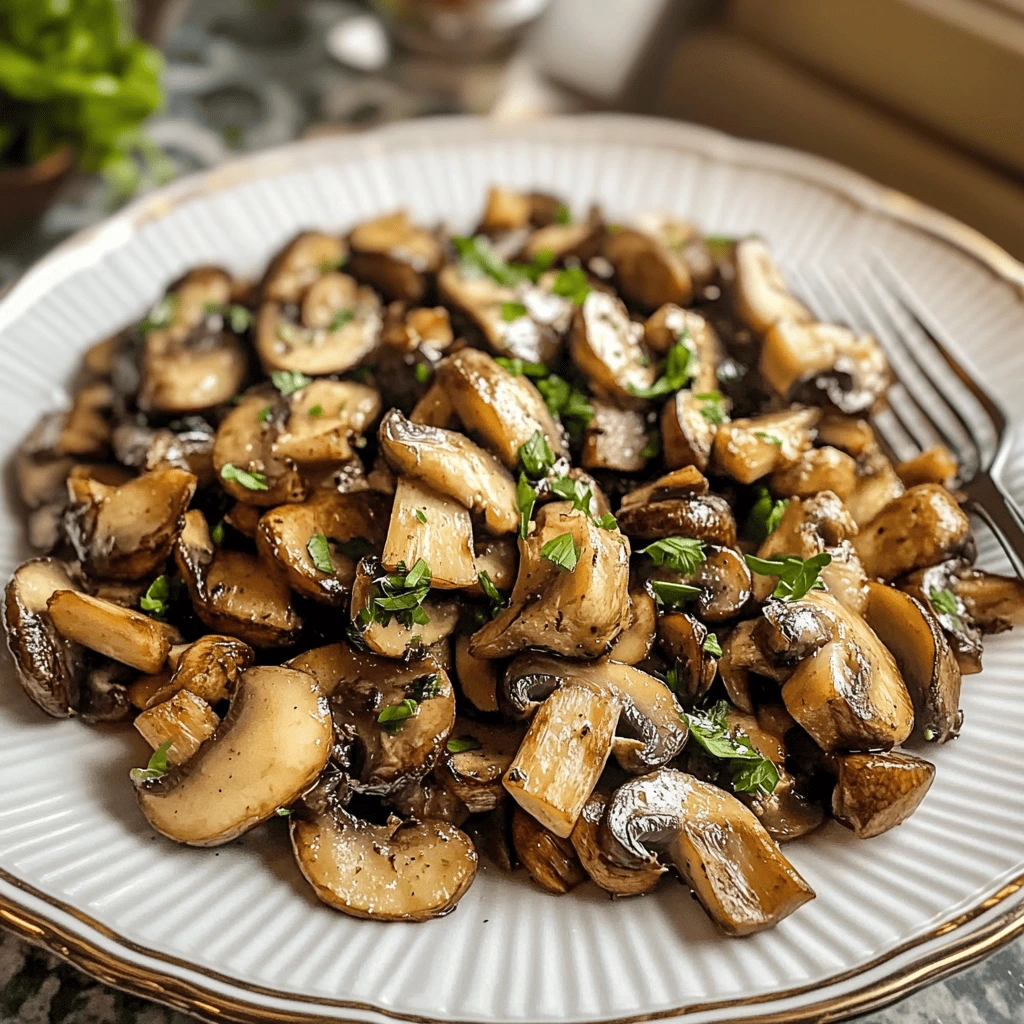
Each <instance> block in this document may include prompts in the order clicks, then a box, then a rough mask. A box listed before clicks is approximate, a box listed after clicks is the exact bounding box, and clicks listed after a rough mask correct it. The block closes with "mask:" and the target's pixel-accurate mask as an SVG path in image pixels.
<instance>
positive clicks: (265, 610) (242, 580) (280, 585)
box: [174, 509, 302, 647]
mask: <svg viewBox="0 0 1024 1024" xmlns="http://www.w3.org/2000/svg"><path fill="white" fill-rule="evenodd" d="M174 558H175V562H176V563H177V566H178V572H180V573H181V576H182V578H183V579H184V580H185V582H186V583H187V584H188V591H189V596H190V597H191V599H192V607H193V608H194V609H195V612H196V614H197V615H198V616H199V618H200V619H202V620H203V622H205V623H206V625H207V626H209V627H210V629H212V630H214V631H215V632H218V633H226V634H227V635H228V636H234V637H237V638H238V639H239V640H244V641H245V642H246V643H248V644H252V646H253V647H283V646H287V645H288V644H290V643H292V642H293V641H294V640H295V638H296V636H297V635H298V633H299V630H300V629H301V628H302V620H301V619H300V618H299V616H298V615H297V614H296V612H295V609H294V608H293V607H292V604H291V594H290V592H289V590H288V584H287V583H286V582H285V581H284V579H283V577H282V575H281V574H280V573H279V572H278V571H277V570H276V569H274V568H273V567H272V564H271V563H269V562H266V561H264V560H263V559H260V558H257V557H256V556H254V555H250V554H248V553H247V552H244V551H227V550H224V549H223V548H218V547H216V546H215V545H214V543H213V541H212V540H211V538H210V530H209V527H208V526H207V525H206V519H205V518H204V516H203V514H202V512H200V511H198V510H197V509H192V510H191V511H189V512H186V513H185V525H184V527H183V529H182V531H181V533H180V535H179V536H178V541H177V545H176V547H175V551H174Z"/></svg>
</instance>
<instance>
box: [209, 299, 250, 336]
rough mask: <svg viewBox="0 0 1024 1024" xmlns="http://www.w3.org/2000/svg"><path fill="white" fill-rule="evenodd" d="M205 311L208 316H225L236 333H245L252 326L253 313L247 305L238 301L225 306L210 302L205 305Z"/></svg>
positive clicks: (225, 319)
mask: <svg viewBox="0 0 1024 1024" xmlns="http://www.w3.org/2000/svg"><path fill="white" fill-rule="evenodd" d="M203 312H205V313H206V315H207V316H220V317H223V318H224V321H225V322H226V323H227V325H228V326H229V327H230V328H231V330H232V332H233V333H234V334H245V332H246V331H247V330H249V328H250V327H251V326H252V313H250V312H249V310H248V309H246V308H245V306H239V305H237V304H236V303H232V304H231V305H229V306H225V305H222V304H221V303H219V302H208V303H207V304H206V305H205V306H204V307H203Z"/></svg>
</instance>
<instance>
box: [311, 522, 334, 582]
mask: <svg viewBox="0 0 1024 1024" xmlns="http://www.w3.org/2000/svg"><path fill="white" fill-rule="evenodd" d="M306 550H307V551H308V552H309V557H310V558H311V559H312V560H313V564H314V565H315V566H316V567H317V568H318V569H319V570H320V571H321V572H325V573H327V574H328V575H329V576H333V575H334V562H333V561H331V546H330V544H328V542H327V538H326V537H325V536H324V534H322V533H314V534H313V536H312V537H310V538H309V542H308V543H307V544H306Z"/></svg>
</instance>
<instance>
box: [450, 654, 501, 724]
mask: <svg viewBox="0 0 1024 1024" xmlns="http://www.w3.org/2000/svg"><path fill="white" fill-rule="evenodd" d="M469 641H470V638H469V637H468V636H465V635H462V636H458V637H456V638H455V677H456V679H457V680H458V683H459V689H460V690H461V691H462V696H463V697H465V698H466V700H467V701H469V703H470V704H471V705H472V706H473V707H474V708H476V709H477V711H484V712H490V711H497V710H498V668H499V663H498V662H496V661H492V660H491V659H489V658H474V657H473V655H472V654H470V653H469Z"/></svg>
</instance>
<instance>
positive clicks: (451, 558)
mask: <svg viewBox="0 0 1024 1024" xmlns="http://www.w3.org/2000/svg"><path fill="white" fill-rule="evenodd" d="M421 559H422V560H423V561H424V562H426V563H427V565H429V566H430V573H431V582H430V585H431V586H432V587H436V588H438V589H439V590H459V589H462V588H465V587H471V586H473V585H474V584H475V583H476V582H477V578H476V572H477V570H476V561H475V557H474V552H473V524H472V522H471V521H470V518H469V512H468V511H467V510H466V508H465V507H464V506H462V505H460V504H459V503H458V502H457V501H453V500H452V499H451V498H449V497H447V496H446V495H444V494H441V493H440V492H438V491H435V490H434V489H433V488H432V487H430V486H428V485H427V484H425V483H423V482H421V481H419V480H414V479H413V478H412V477H407V476H402V477H399V478H398V486H397V487H396V489H395V504H394V509H393V510H392V513H391V525H390V527H389V528H388V536H387V540H386V542H385V544H384V554H383V555H382V556H381V564H382V565H383V566H384V568H385V569H387V570H388V571H389V572H395V571H397V570H399V569H400V567H401V566H407V567H409V568H411V567H412V566H414V565H416V563H417V562H419V561H420V560H421Z"/></svg>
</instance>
